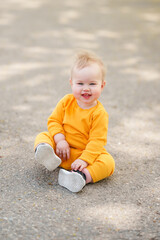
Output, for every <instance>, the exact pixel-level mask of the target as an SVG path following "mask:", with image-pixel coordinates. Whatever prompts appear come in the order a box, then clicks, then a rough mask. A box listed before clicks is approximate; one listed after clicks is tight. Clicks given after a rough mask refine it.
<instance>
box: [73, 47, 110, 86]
mask: <svg viewBox="0 0 160 240" xmlns="http://www.w3.org/2000/svg"><path fill="white" fill-rule="evenodd" d="M92 63H96V64H98V65H99V67H100V70H101V73H102V82H104V80H105V76H106V69H105V66H104V64H103V62H102V60H101V59H100V58H99V57H98V56H97V55H95V54H94V53H92V52H89V51H80V52H78V53H77V55H76V57H75V60H74V63H73V66H72V68H71V76H72V73H73V70H74V68H75V67H76V68H78V69H82V68H84V67H87V66H89V65H90V64H92Z"/></svg>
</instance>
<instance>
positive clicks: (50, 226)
mask: <svg viewBox="0 0 160 240" xmlns="http://www.w3.org/2000/svg"><path fill="white" fill-rule="evenodd" d="M159 39H160V1H159V0H128V1H127V0H117V1H116V0H100V1H95V0H92V1H91V0H81V1H77V0H75V1H74V0H66V1H62V0H60V1H55V0H35V1H32V0H28V1H24V0H21V1H18V0H14V1H12V0H5V1H1V3H0V167H1V168H0V169H1V175H0V176H1V181H0V183H1V195H0V198H1V200H0V225H1V229H0V239H5V240H20V239H22V240H30V239H34V240H38V239H40V240H42V239H43V240H53V239H55V240H65V239H77V240H85V239H87V240H94V239H95V240H102V239H107V240H116V239H118V240H119V239H123V240H125V239H126V240H128V239H131V240H137V239H144V240H158V239H160V195H159V186H160V178H159V172H160V161H159V160H160V144H159V142H160V94H159V93H160V40H159ZM80 48H82V49H83V48H84V49H88V50H92V51H94V52H95V53H97V54H98V55H100V56H101V57H102V58H103V59H104V62H105V64H106V65H107V66H108V74H107V85H106V88H105V90H104V92H103V96H102V97H101V101H102V103H103V104H104V106H105V107H106V109H107V111H108V113H109V116H110V122H109V132H108V144H107V147H106V148H107V150H108V151H109V152H110V153H111V154H112V155H113V157H114V158H115V162H116V170H115V173H114V175H113V176H112V177H110V178H108V179H106V180H103V181H101V182H99V183H96V184H94V185H93V184H90V185H88V186H86V187H85V188H84V189H83V191H82V192H80V193H78V194H73V193H70V192H68V191H67V190H65V189H63V188H62V187H60V186H59V185H58V183H57V176H58V169H57V170H56V171H55V172H48V171H47V170H45V169H44V168H43V167H41V166H39V165H37V164H36V163H35V160H34V153H33V143H34V139H35V137H36V135H37V134H38V133H39V132H41V131H44V130H46V129H47V125H46V123H47V118H48V116H49V115H50V113H51V112H52V110H53V108H54V107H55V105H56V103H57V101H58V100H59V99H60V98H61V97H62V96H64V94H66V93H70V91H71V90H70V86H69V83H68V79H69V70H70V64H71V62H72V56H73V54H74V53H75V51H76V50H77V49H80Z"/></svg>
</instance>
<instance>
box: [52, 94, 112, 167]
mask: <svg viewBox="0 0 160 240" xmlns="http://www.w3.org/2000/svg"><path fill="white" fill-rule="evenodd" d="M107 130H108V113H107V112H106V111H105V109H104V107H103V105H102V104H101V103H100V102H99V101H98V103H97V105H96V106H94V107H92V108H90V109H82V108H80V107H79V105H78V104H77V101H76V99H75V97H74V96H73V94H68V95H66V96H64V97H63V98H62V99H61V100H60V101H59V103H58V104H57V106H56V108H55V109H54V111H53V112H52V114H51V116H50V117H49V118H48V131H49V132H50V134H51V135H52V137H54V135H56V134H57V133H62V134H64V135H65V138H66V141H67V142H68V144H69V145H70V147H71V148H76V149H80V150H82V155H81V156H80V157H79V158H80V159H82V160H84V161H86V162H87V163H88V164H92V163H93V162H94V160H95V159H96V158H97V157H98V156H99V155H100V154H101V153H102V152H106V150H105V148H104V146H105V145H106V143H107Z"/></svg>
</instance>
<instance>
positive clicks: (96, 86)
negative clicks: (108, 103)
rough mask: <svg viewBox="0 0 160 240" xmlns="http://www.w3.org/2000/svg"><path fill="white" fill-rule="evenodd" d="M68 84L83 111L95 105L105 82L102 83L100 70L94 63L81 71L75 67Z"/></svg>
mask: <svg viewBox="0 0 160 240" xmlns="http://www.w3.org/2000/svg"><path fill="white" fill-rule="evenodd" d="M70 83H71V88H72V92H73V95H74V96H75V98H76V99H77V102H78V105H79V106H80V107H81V108H84V109H85V108H91V107H93V106H95V105H96V104H97V99H98V98H99V96H100V95H101V92H102V90H103V88H104V86H105V82H102V72H101V69H100V67H99V65H98V64H96V63H93V64H90V65H89V66H86V67H84V68H82V69H78V68H76V67H75V68H74V69H73V73H72V79H71V80H70Z"/></svg>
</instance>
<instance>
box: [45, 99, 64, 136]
mask: <svg viewBox="0 0 160 240" xmlns="http://www.w3.org/2000/svg"><path fill="white" fill-rule="evenodd" d="M63 118H64V98H62V99H61V100H60V101H59V103H58V104H57V106H56V107H55V109H54V111H53V112H52V114H51V115H50V117H49V118H48V124H47V125H48V131H49V133H50V134H51V136H52V137H54V135H56V134H57V133H62V134H64V135H65V132H64V129H63V125H62V124H63Z"/></svg>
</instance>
